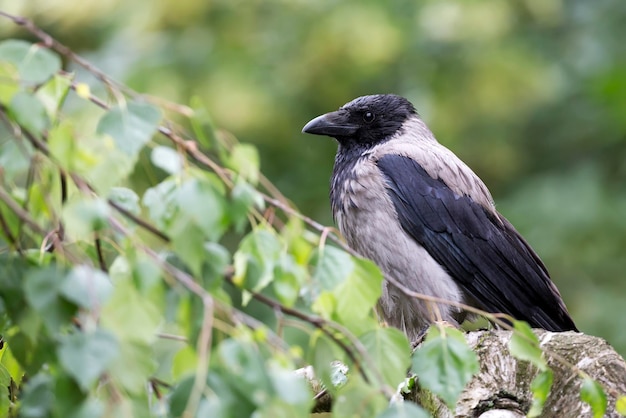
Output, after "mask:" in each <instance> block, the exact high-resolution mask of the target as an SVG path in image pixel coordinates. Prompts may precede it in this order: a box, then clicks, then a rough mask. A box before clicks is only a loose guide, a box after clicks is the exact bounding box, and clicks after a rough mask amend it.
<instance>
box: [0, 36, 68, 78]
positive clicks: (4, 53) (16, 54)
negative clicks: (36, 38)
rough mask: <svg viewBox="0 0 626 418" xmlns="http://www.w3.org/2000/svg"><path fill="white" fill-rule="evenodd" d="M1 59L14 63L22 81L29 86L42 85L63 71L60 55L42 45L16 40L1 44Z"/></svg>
mask: <svg viewBox="0 0 626 418" xmlns="http://www.w3.org/2000/svg"><path fill="white" fill-rule="evenodd" d="M0 57H1V59H2V60H3V61H8V62H11V63H13V64H14V65H15V66H16V67H17V70H18V72H19V74H20V78H21V80H22V81H23V82H25V83H28V84H41V83H43V82H44V81H46V80H47V79H49V78H50V77H52V75H53V74H54V73H56V72H57V71H59V70H60V69H61V59H60V58H59V56H58V55H56V54H55V53H53V52H51V51H50V50H49V49H47V48H44V47H42V46H40V45H35V44H31V43H30V42H26V41H21V40H16V39H9V40H7V41H3V42H0Z"/></svg>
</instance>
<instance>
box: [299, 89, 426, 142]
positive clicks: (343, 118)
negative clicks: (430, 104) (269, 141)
mask: <svg viewBox="0 0 626 418" xmlns="http://www.w3.org/2000/svg"><path fill="white" fill-rule="evenodd" d="M415 117H417V112H416V111H415V108H414V107H413V105H412V104H411V102H409V101H408V100H407V99H405V98H404V97H400V96H396V95H393V94H376V95H373V96H362V97H358V98H356V99H354V100H352V101H351V102H349V103H346V104H345V105H343V106H341V107H340V108H339V110H337V111H335V112H330V113H326V114H324V115H321V116H318V117H316V118H315V119H313V120H311V121H310V122H309V123H307V124H306V125H305V126H304V128H302V132H304V133H308V134H314V135H326V136H330V137H333V138H335V139H336V140H337V141H339V143H340V144H341V145H342V146H345V147H348V148H350V147H359V148H361V147H371V146H373V145H376V144H378V143H381V142H384V141H386V140H387V139H389V138H391V137H393V136H394V135H396V134H397V133H398V132H399V131H401V130H402V129H403V125H404V123H405V122H406V121H408V120H409V119H411V118H415Z"/></svg>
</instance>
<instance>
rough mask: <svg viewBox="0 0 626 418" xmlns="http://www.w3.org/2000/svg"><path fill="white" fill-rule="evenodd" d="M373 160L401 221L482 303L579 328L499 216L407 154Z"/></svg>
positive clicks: (556, 326) (543, 324)
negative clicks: (383, 179)
mask: <svg viewBox="0 0 626 418" xmlns="http://www.w3.org/2000/svg"><path fill="white" fill-rule="evenodd" d="M377 165H378V168H379V169H380V170H381V172H382V173H383V174H384V176H385V179H386V182H387V189H388V192H389V195H390V197H391V200H392V201H393V204H394V206H395V209H396V212H397V214H398V217H399V220H400V223H401V225H402V228H403V229H404V230H405V231H406V232H407V233H408V234H409V235H410V236H411V237H412V238H413V239H415V240H416V241H417V242H418V243H419V244H420V245H422V246H423V247H424V248H425V249H426V250H427V251H428V252H429V253H430V255H431V256H432V257H433V258H434V259H435V260H436V261H437V262H438V263H439V264H441V266H443V267H444V268H445V269H446V271H447V272H448V274H450V276H451V277H452V278H453V279H454V280H455V281H456V282H457V284H458V285H459V286H460V287H461V288H462V289H463V291H464V292H465V293H466V294H467V295H469V296H470V297H471V299H472V300H474V301H475V302H476V303H477V304H478V305H479V307H481V308H483V309H485V310H486V311H489V312H493V313H498V312H502V313H506V314H509V315H511V316H513V317H514V318H516V319H521V320H525V321H527V322H528V323H529V324H530V325H531V326H533V327H540V328H544V329H546V330H549V331H566V330H577V329H576V326H575V325H574V322H573V321H572V319H571V318H570V316H569V314H568V313H567V310H566V308H565V305H564V303H563V301H562V300H561V297H560V295H559V293H558V290H557V289H556V287H555V286H554V284H553V283H552V282H551V281H550V277H549V275H548V272H547V270H546V268H545V266H544V265H543V263H542V262H541V260H540V259H539V257H538V256H537V255H536V254H535V252H534V251H533V250H532V248H530V246H529V245H528V244H527V243H526V241H525V240H524V239H523V238H522V237H521V236H520V235H519V233H518V232H517V231H516V230H515V228H513V226H512V225H511V224H510V223H509V222H508V221H507V220H506V219H505V218H504V217H502V216H500V215H498V214H496V213H494V212H492V211H490V210H487V209H486V208H484V207H483V206H482V205H480V204H479V203H477V202H475V201H473V200H472V199H471V198H470V197H469V196H466V195H458V194H456V193H455V192H454V191H453V190H451V189H450V188H449V187H448V186H447V185H446V183H445V182H444V181H443V180H441V179H434V178H432V177H430V175H429V174H428V173H427V172H426V171H425V170H424V169H423V168H422V167H421V166H420V165H419V164H418V163H417V162H416V161H414V160H413V159H411V158H408V157H404V156H400V155H393V154H389V155H385V156H383V157H382V158H379V159H378V161H377Z"/></svg>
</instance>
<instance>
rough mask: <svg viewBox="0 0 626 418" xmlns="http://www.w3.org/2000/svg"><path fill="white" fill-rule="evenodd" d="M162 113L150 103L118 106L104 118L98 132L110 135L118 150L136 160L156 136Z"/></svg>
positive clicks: (132, 103)
mask: <svg viewBox="0 0 626 418" xmlns="http://www.w3.org/2000/svg"><path fill="white" fill-rule="evenodd" d="M160 120H161V112H160V111H159V109H158V108H156V107H155V106H153V105H151V104H148V103H137V102H130V103H128V104H127V106H126V107H122V106H116V107H113V108H111V109H110V110H109V111H108V112H107V113H105V114H104V116H102V118H101V119H100V122H99V123H98V127H97V129H96V131H97V132H98V133H99V134H104V135H109V136H110V137H111V138H113V140H114V141H115V144H116V146H117V148H118V149H120V150H122V151H123V152H125V153H126V154H127V155H128V156H130V157H132V158H135V157H136V156H137V154H138V153H139V151H140V150H141V148H143V146H144V145H145V144H147V143H148V142H149V141H150V139H151V138H152V135H154V134H155V132H156V131H157V128H158V126H159V125H158V124H159V121H160Z"/></svg>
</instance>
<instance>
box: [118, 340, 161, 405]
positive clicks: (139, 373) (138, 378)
mask: <svg viewBox="0 0 626 418" xmlns="http://www.w3.org/2000/svg"><path fill="white" fill-rule="evenodd" d="M156 367H157V365H156V362H155V359H154V354H153V351H152V349H151V347H150V346H149V345H147V344H144V343H139V342H136V341H123V342H120V344H119V355H118V356H117V357H116V360H115V361H114V362H113V363H112V364H111V365H110V366H109V367H108V373H109V374H110V376H111V379H113V381H114V382H115V383H116V384H118V385H120V387H122V388H123V389H124V390H127V391H129V392H131V393H133V394H135V395H138V394H141V393H142V392H143V391H144V390H145V388H146V382H147V381H148V379H149V378H150V377H151V376H152V374H153V373H154V371H155V370H156Z"/></svg>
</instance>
